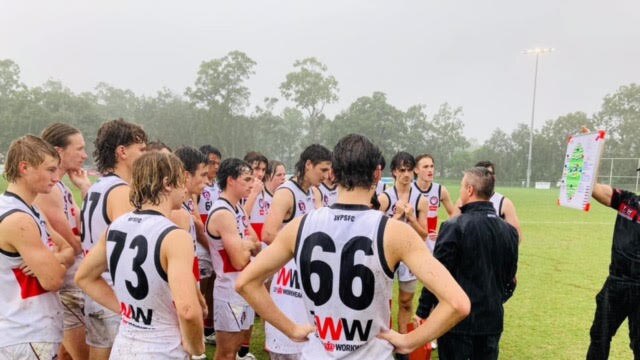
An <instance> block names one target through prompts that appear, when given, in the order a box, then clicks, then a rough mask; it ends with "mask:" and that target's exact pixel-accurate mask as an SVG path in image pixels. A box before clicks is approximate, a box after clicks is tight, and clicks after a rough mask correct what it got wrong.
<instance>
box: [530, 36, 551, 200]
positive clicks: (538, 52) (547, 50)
mask: <svg viewBox="0 0 640 360" xmlns="http://www.w3.org/2000/svg"><path fill="white" fill-rule="evenodd" d="M553 51H555V49H554V48H535V49H527V50H524V51H523V52H522V53H523V54H535V55H536V70H535V72H534V74H533V101H532V104H531V128H530V129H529V157H528V158H527V187H529V184H530V183H531V151H532V150H533V120H534V119H535V113H536V86H537V85H538V62H539V59H540V55H542V54H547V53H550V52H553Z"/></svg>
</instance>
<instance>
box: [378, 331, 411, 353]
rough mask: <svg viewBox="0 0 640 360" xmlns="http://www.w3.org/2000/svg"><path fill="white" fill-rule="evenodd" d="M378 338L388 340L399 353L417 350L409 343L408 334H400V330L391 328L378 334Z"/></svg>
mask: <svg viewBox="0 0 640 360" xmlns="http://www.w3.org/2000/svg"><path fill="white" fill-rule="evenodd" d="M378 338H379V339H382V340H387V341H388V342H389V343H390V344H391V345H393V347H394V351H395V352H396V353H398V354H408V353H410V352H412V351H413V350H415V349H414V348H412V347H411V346H410V344H409V341H408V340H409V339H408V338H407V334H400V333H399V332H397V331H395V330H393V329H389V330H387V331H383V332H381V333H380V334H378Z"/></svg>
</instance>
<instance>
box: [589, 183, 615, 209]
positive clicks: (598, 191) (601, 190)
mask: <svg viewBox="0 0 640 360" xmlns="http://www.w3.org/2000/svg"><path fill="white" fill-rule="evenodd" d="M591 196H593V198H594V199H596V200H597V201H598V202H599V203H600V204H602V205H604V206H607V207H608V206H611V197H612V196H613V188H612V187H611V186H609V185H604V184H598V183H596V185H595V186H594V187H593V192H592V193H591Z"/></svg>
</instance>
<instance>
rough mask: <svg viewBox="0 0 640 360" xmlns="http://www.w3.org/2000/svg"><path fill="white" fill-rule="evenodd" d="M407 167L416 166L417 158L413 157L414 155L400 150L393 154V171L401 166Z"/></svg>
mask: <svg viewBox="0 0 640 360" xmlns="http://www.w3.org/2000/svg"><path fill="white" fill-rule="evenodd" d="M403 166H404V167H407V168H409V169H412V170H413V168H415V167H416V159H414V158H413V155H411V154H409V153H408V152H406V151H400V152H398V153H397V154H395V155H394V156H393V158H392V159H391V171H392V172H393V171H394V170H398V169H400V168H401V167H403Z"/></svg>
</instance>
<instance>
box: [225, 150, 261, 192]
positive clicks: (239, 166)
mask: <svg viewBox="0 0 640 360" xmlns="http://www.w3.org/2000/svg"><path fill="white" fill-rule="evenodd" d="M245 172H248V173H252V172H253V170H251V165H249V164H247V162H246V161H243V160H240V159H238V158H227V159H225V160H224V161H223V162H222V164H220V170H218V185H220V189H222V190H223V191H224V190H225V189H226V188H227V179H228V178H232V179H237V178H239V177H240V176H241V175H242V174H243V173H245Z"/></svg>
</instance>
